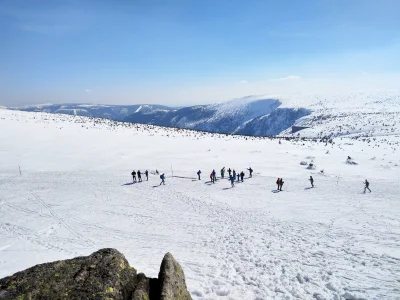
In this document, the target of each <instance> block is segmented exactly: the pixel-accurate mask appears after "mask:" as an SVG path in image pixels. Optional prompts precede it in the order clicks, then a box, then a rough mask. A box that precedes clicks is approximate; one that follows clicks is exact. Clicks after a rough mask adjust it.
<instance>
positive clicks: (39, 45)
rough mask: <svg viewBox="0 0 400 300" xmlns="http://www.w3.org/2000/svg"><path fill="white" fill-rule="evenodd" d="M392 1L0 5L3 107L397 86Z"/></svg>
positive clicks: (397, 29) (398, 30) (175, 101)
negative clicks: (48, 103)
mask: <svg viewBox="0 0 400 300" xmlns="http://www.w3.org/2000/svg"><path fill="white" fill-rule="evenodd" d="M399 11H400V1H397V0H381V1H376V0H343V1H342V0H302V1H295V0H292V1H287V0H286V1H285V0H283V1H278V0H276V1H268V0H263V1H256V0H248V1H244V0H243V1H238V0H212V1H209V0H199V1H197V0H170V1H158V0H140V1H136V0H130V1H118V0H113V1H103V0H96V1H75V0H57V1H54V0H35V1H34V0H25V1H22V0H0V40H1V47H0V104H3V105H20V104H30V103H47V102H51V103H59V102H92V103H113V104H129V103H132V104H134V103H161V104H170V105H184V104H195V103H208V102H214V101H220V100H223V99H229V98H233V97H240V96H245V95H249V94H285V93H297V92H302V93H314V92H326V93H331V92H333V91H341V90H349V89H368V88H373V89H385V88H400V17H399V15H398V12H399Z"/></svg>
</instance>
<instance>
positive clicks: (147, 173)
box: [144, 170, 149, 181]
mask: <svg viewBox="0 0 400 300" xmlns="http://www.w3.org/2000/svg"><path fill="white" fill-rule="evenodd" d="M144 175H146V181H149V171H147V170H146V172H144Z"/></svg>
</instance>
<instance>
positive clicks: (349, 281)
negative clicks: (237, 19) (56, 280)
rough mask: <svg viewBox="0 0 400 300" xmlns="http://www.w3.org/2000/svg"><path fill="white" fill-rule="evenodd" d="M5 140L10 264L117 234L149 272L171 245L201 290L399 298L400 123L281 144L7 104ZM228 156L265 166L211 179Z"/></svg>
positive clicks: (242, 166)
mask: <svg viewBox="0 0 400 300" xmlns="http://www.w3.org/2000/svg"><path fill="white" fill-rule="evenodd" d="M0 141H1V143H0V166H1V168H0V216H1V218H0V277H4V276H7V275H11V274H13V273H15V272H17V271H20V270H22V269H25V268H28V267H30V266H33V265H35V264H38V263H43V262H48V261H53V260H58V259H66V258H71V257H74V256H77V255H88V254H90V253H92V252H94V251H96V250H98V249H99V248H103V247H113V248H116V249H118V250H119V251H121V252H122V253H123V254H124V255H125V256H126V257H127V259H128V260H129V262H130V264H131V265H133V266H134V267H135V268H136V269H137V270H138V271H140V272H144V273H145V274H146V275H148V276H157V274H158V270H159V265H160V262H161V260H162V257H163V255H164V254H165V253H166V252H168V251H170V252H171V253H172V254H173V255H174V256H175V258H176V259H177V260H178V261H179V262H180V263H181V264H182V266H183V269H184V272H185V275H186V279H187V285H188V289H189V291H190V292H191V294H192V296H193V298H194V299H400V296H399V295H400V285H399V281H400V221H399V220H400V201H399V194H400V188H399V184H400V167H399V165H400V155H399V142H400V138H399V136H396V135H386V136H384V137H378V138H377V139H376V140H372V141H370V142H368V141H363V140H352V139H349V138H334V144H331V143H327V144H326V143H320V142H313V141H302V140H292V141H288V140H282V141H281V144H279V143H278V140H275V139H263V138H250V137H240V136H227V135H218V134H206V133H202V132H192V131H187V130H180V129H166V128H160V127H156V126H149V125H135V124H128V123H117V122H114V121H110V120H101V119H91V118H85V117H78V116H67V115H51V114H46V113H28V112H18V111H8V110H1V111H0ZM347 156H351V157H352V158H353V161H354V162H356V163H357V164H347V163H346V158H347ZM303 161H304V162H306V163H310V162H311V161H312V162H313V163H314V165H315V166H316V169H315V170H309V169H307V166H306V165H301V164H300V163H301V162H303ZM223 166H225V167H226V168H229V167H230V168H234V169H236V170H237V171H242V170H244V171H246V168H248V167H250V166H251V167H252V168H253V169H254V170H255V174H254V177H253V178H251V179H248V178H247V175H246V178H245V182H244V183H238V184H236V186H235V187H234V188H230V183H229V182H228V181H227V180H218V181H217V183H216V184H215V185H213V184H210V183H209V182H208V179H207V178H208V174H209V173H210V172H211V171H212V169H215V170H216V171H217V174H219V170H220V168H222V167H223ZM19 167H20V168H21V173H22V175H20V173H19ZM133 168H135V169H136V170H137V169H140V170H141V171H144V170H145V169H148V170H149V171H150V172H154V171H155V170H159V171H160V172H165V173H166V175H167V179H166V185H165V186H159V183H160V180H159V178H158V176H156V175H153V174H151V175H150V179H149V181H148V182H146V181H144V182H142V183H138V184H131V176H130V172H131V171H132V169H133ZM171 169H172V170H173V175H174V176H176V177H171V175H172V172H171ZM198 169H201V170H202V172H203V174H202V175H203V177H204V180H200V181H198V180H196V179H195V177H196V175H195V174H196V172H197V170H198ZM321 170H324V173H321V172H320V171H321ZM246 173H247V172H246ZM310 175H312V176H313V177H314V179H315V186H316V187H315V188H314V189H310V188H309V186H310V184H309V182H308V178H309V176H310ZM178 176H179V177H178ZM277 177H283V179H284V181H285V184H284V186H283V191H282V192H277V191H276V185H275V181H276V179H277ZM366 178H367V179H368V180H369V181H370V183H371V185H370V188H371V190H372V193H367V194H364V193H363V181H364V180H365V179H366Z"/></svg>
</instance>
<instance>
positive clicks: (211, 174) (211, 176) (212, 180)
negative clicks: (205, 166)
mask: <svg viewBox="0 0 400 300" xmlns="http://www.w3.org/2000/svg"><path fill="white" fill-rule="evenodd" d="M210 181H211V182H212V183H215V182H214V176H213V173H212V172H211V173H210Z"/></svg>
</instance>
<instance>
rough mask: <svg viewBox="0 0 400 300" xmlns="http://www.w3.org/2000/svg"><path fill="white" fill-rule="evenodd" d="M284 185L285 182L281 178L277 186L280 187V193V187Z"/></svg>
mask: <svg viewBox="0 0 400 300" xmlns="http://www.w3.org/2000/svg"><path fill="white" fill-rule="evenodd" d="M284 183H285V182H284V181H283V178H281V180H280V181H279V186H280V188H279V190H280V191H282V186H283V184H284Z"/></svg>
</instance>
